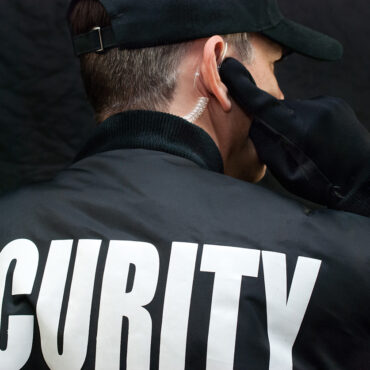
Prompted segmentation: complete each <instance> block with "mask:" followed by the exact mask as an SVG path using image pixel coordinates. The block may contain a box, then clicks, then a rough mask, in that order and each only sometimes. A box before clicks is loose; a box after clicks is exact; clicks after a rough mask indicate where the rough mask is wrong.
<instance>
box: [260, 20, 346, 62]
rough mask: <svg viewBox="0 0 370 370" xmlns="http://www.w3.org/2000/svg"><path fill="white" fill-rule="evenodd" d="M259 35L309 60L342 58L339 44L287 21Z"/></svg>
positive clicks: (325, 36) (341, 48) (341, 49)
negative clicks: (307, 57)
mask: <svg viewBox="0 0 370 370" xmlns="http://www.w3.org/2000/svg"><path fill="white" fill-rule="evenodd" d="M261 33H262V34H264V35H265V36H267V37H269V38H270V39H272V40H274V41H276V42H278V43H280V44H282V45H283V46H285V47H287V48H289V49H291V50H292V51H295V52H297V53H300V54H303V55H306V56H309V57H311V58H315V59H320V60H328V61H334V60H339V59H341V58H342V56H343V47H342V45H341V44H340V42H338V41H337V40H335V39H333V38H331V37H329V36H327V35H324V34H322V33H320V32H317V31H314V30H312V29H310V28H308V27H305V26H302V25H301V24H298V23H296V22H293V21H291V20H289V19H283V20H282V21H281V22H279V24H277V25H276V26H274V27H272V28H268V29H266V30H264V31H261Z"/></svg>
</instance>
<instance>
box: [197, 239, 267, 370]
mask: <svg viewBox="0 0 370 370" xmlns="http://www.w3.org/2000/svg"><path fill="white" fill-rule="evenodd" d="M260 255H261V252H260V251H258V250H254V249H244V248H234V247H223V246H217V245H205V246H204V250H203V257H202V265H201V271H208V272H214V273H215V280H214V287H213V296H212V308H211V321H210V324H209V334H208V351H207V370H232V369H233V368H234V354H235V337H236V327H237V323H238V312H239V298H240V288H241V284H242V277H243V276H251V277H257V276H258V266H259V262H260Z"/></svg>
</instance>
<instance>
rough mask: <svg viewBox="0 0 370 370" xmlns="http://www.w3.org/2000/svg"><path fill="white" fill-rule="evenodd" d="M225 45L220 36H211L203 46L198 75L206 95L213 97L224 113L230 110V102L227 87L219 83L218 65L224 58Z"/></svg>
mask: <svg viewBox="0 0 370 370" xmlns="http://www.w3.org/2000/svg"><path fill="white" fill-rule="evenodd" d="M226 53H227V50H226V43H225V41H224V40H223V39H222V37H221V36H212V37H211V38H209V39H208V40H207V42H206V44H205V45H204V50H203V59H202V63H201V68H200V73H201V75H202V80H203V82H204V85H205V87H206V89H207V90H208V93H209V94H210V95H213V96H214V97H215V98H216V99H217V100H218V102H219V104H220V105H221V107H222V109H223V110H224V111H225V112H230V110H231V100H230V98H229V96H228V90H227V87H226V86H225V85H224V83H223V82H222V81H221V78H220V74H219V68H218V67H219V64H221V63H222V59H223V57H225V56H226Z"/></svg>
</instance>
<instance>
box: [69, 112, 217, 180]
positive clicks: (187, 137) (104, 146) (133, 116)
mask: <svg viewBox="0 0 370 370" xmlns="http://www.w3.org/2000/svg"><path fill="white" fill-rule="evenodd" d="M117 149H149V150H157V151H161V152H166V153H170V154H174V155H177V156H180V157H183V158H186V159H190V160H191V161H193V162H195V163H196V164H198V165H199V166H200V167H202V168H204V169H208V170H211V171H215V172H220V173H223V171H224V167H223V161H222V157H221V154H220V152H219V150H218V148H217V146H216V144H215V142H214V141H213V140H212V138H211V137H210V136H209V135H208V134H207V133H206V132H205V131H204V130H202V129H201V128H200V127H198V126H196V125H193V124H191V123H190V122H188V121H185V120H184V119H182V118H180V117H177V116H173V115H171V114H167V113H161V112H152V111H127V112H123V113H119V114H116V115H114V116H112V117H110V118H108V119H107V120H106V121H104V122H103V123H102V124H100V125H99V126H98V128H97V129H96V131H95V133H94V134H93V136H92V138H91V139H90V140H89V141H88V143H87V145H86V146H85V147H84V149H83V150H82V151H81V152H80V154H79V155H78V156H77V158H76V161H78V160H81V159H83V158H86V157H89V156H92V155H94V154H98V153H102V152H107V151H111V150H117Z"/></svg>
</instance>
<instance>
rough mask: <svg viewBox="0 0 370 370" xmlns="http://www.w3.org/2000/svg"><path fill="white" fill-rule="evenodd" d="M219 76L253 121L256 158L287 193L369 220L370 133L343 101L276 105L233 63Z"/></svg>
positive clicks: (322, 99) (226, 64)
mask: <svg viewBox="0 0 370 370" xmlns="http://www.w3.org/2000/svg"><path fill="white" fill-rule="evenodd" d="M220 75H221V78H222V80H223V82H224V83H225V85H226V86H227V87H228V89H229V93H230V95H231V96H232V97H233V99H234V100H235V101H236V102H237V103H238V104H239V105H240V107H241V108H242V109H243V110H244V111H245V112H246V113H247V114H248V115H252V116H253V118H254V121H253V123H252V127H251V132H250V136H251V139H252V141H253V142H254V144H255V146H256V149H257V152H258V155H259V157H260V159H261V160H262V161H263V162H264V163H266V165H267V167H268V168H269V169H270V171H271V172H272V173H273V175H274V176H275V177H276V178H277V180H278V181H279V182H280V183H281V184H282V185H283V186H284V187H285V188H286V189H287V190H289V191H290V192H292V193H293V194H295V195H298V196H300V197H302V198H304V199H307V200H309V201H312V202H315V203H318V204H321V205H324V206H327V207H329V208H332V209H337V210H343V211H348V212H353V213H357V214H361V215H365V216H370V133H369V132H368V131H367V130H366V128H365V127H364V126H363V125H362V124H361V123H360V122H359V121H358V120H357V118H356V116H355V114H354V112H353V110H352V109H351V108H350V107H349V106H348V105H347V104H346V103H345V102H344V101H343V100H340V99H337V98H333V97H319V98H315V99H311V100H301V101H300V100H297V101H287V100H284V101H283V100H278V99H276V98H274V97H273V96H271V95H270V94H268V93H266V92H264V91H263V90H261V89H259V88H258V87H257V86H256V84H255V83H254V80H253V78H252V76H251V75H250V73H249V72H248V70H247V69H246V68H245V67H244V66H243V65H242V64H241V63H239V62H238V61H237V60H235V59H232V58H228V59H226V60H225V61H224V63H223V64H222V66H221V68H220Z"/></svg>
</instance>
